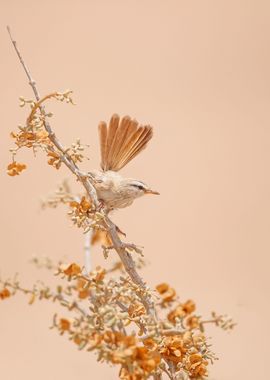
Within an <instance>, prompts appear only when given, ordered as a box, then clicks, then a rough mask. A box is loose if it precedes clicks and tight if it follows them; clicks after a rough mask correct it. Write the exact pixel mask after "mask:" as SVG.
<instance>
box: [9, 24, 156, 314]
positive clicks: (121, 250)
mask: <svg viewBox="0 0 270 380" xmlns="http://www.w3.org/2000/svg"><path fill="white" fill-rule="evenodd" d="M7 30H8V33H9V36H10V39H11V42H12V44H13V46H14V49H15V51H16V53H17V56H18V58H19V60H20V63H21V65H22V67H23V69H24V71H25V73H26V75H27V78H28V80H29V84H30V86H31V87H32V90H33V92H34V95H35V98H36V100H37V102H39V101H40V99H41V97H40V95H39V92H38V90H37V86H36V82H35V81H34V79H33V78H32V76H31V74H30V71H29V69H28V67H27V66H26V64H25V62H24V59H23V57H22V55H21V53H20V51H19V49H18V47H17V43H16V41H15V40H14V39H13V37H12V34H11V31H10V28H9V27H7ZM40 112H41V113H42V115H43V116H44V119H45V116H46V114H45V110H44V107H43V106H40ZM44 127H45V129H46V131H47V132H48V137H49V139H50V141H51V142H52V143H53V145H54V146H55V147H56V148H57V149H58V150H59V151H60V152H61V153H62V156H61V160H62V162H63V163H64V164H65V165H66V166H67V167H68V168H69V169H70V171H71V172H72V173H73V174H75V176H76V177H77V179H78V180H79V181H80V182H81V183H82V185H83V186H84V188H85V190H86V192H87V194H88V196H89V198H90V199H91V200H92V202H93V204H94V206H95V208H96V209H98V206H99V201H98V198H97V193H96V190H95V187H94V185H93V184H92V183H91V181H90V178H89V176H88V175H87V174H85V173H83V172H81V171H80V170H79V168H78V166H77V165H76V164H75V163H74V162H73V161H72V159H71V158H70V157H69V155H68V154H67V152H66V150H65V148H64V147H63V146H62V144H61V142H60V141H59V140H58V138H57V137H56V135H55V133H54V132H53V130H52V128H51V126H50V124H49V123H48V121H47V120H46V119H45V121H44ZM103 224H104V227H105V228H106V230H107V232H108V234H109V237H110V238H111V241H112V243H113V246H114V248H115V250H116V252H117V253H118V255H119V257H120V259H121V261H122V262H123V265H124V267H125V270H126V271H127V273H128V274H129V276H130V278H131V279H132V281H133V282H134V283H135V284H136V285H139V286H141V287H145V283H144V281H143V280H142V278H141V277H140V276H139V274H138V273H137V271H136V268H135V263H134V261H133V259H132V257H131V255H130V253H129V252H128V251H127V250H126V248H125V247H124V245H123V243H122V241H121V240H120V238H119V236H118V234H117V229H116V226H115V224H114V223H113V222H112V221H111V220H110V219H109V218H108V216H107V215H104V219H103ZM144 304H145V307H146V310H147V311H148V312H149V313H150V314H152V315H155V310H154V308H153V305H152V304H151V303H150V302H149V301H148V300H147V299H145V301H144Z"/></svg>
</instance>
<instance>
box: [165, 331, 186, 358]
mask: <svg viewBox="0 0 270 380" xmlns="http://www.w3.org/2000/svg"><path fill="white" fill-rule="evenodd" d="M159 352H160V353H161V355H162V356H163V357H164V358H165V359H169V360H171V361H172V362H174V363H179V362H181V361H182V359H183V355H184V354H185V353H186V352H187V348H186V347H185V342H184V339H183V337H182V336H181V335H174V336H168V337H165V339H164V340H163V342H162V346H161V347H160V348H159Z"/></svg>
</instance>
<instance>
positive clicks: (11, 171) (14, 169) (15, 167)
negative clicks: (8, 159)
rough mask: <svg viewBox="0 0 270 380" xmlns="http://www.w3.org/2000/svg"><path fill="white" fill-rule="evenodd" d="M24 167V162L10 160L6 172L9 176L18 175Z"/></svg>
mask: <svg viewBox="0 0 270 380" xmlns="http://www.w3.org/2000/svg"><path fill="white" fill-rule="evenodd" d="M25 169H26V165H25V164H20V163H19V162H16V161H14V162H12V163H11V164H9V165H8V167H7V174H8V175H10V176H11V177H14V176H15V175H19V174H20V173H21V172H22V171H23V170H25Z"/></svg>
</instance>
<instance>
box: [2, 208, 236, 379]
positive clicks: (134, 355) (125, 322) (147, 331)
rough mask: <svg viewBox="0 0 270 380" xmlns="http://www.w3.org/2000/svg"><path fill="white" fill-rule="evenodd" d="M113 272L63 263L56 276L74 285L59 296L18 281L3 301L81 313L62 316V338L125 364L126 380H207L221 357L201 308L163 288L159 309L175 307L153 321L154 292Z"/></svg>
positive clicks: (58, 323)
mask: <svg viewBox="0 0 270 380" xmlns="http://www.w3.org/2000/svg"><path fill="white" fill-rule="evenodd" d="M78 204H80V203H78ZM113 271H114V269H113ZM110 272H112V271H110V270H108V271H105V270H104V269H103V268H101V267H97V268H96V269H95V270H94V271H93V272H91V274H90V276H86V275H84V272H83V270H82V268H81V267H80V266H79V265H78V264H76V263H71V264H69V265H68V266H65V267H63V265H62V264H61V266H60V267H58V272H57V273H56V274H57V275H60V276H61V277H62V279H67V280H68V284H69V285H68V286H67V287H63V286H58V287H57V292H56V293H55V292H53V291H51V290H50V288H49V287H46V286H45V287H44V288H42V289H37V287H36V286H34V287H33V290H27V289H25V288H22V287H21V286H20V285H18V282H17V281H15V282H14V283H12V282H9V281H6V282H3V290H2V291H1V292H0V299H5V298H8V297H9V296H10V295H11V294H15V293H16V292H17V291H22V292H23V293H25V294H27V295H29V294H30V296H31V298H30V301H29V303H30V304H32V303H33V302H34V301H35V300H37V299H41V300H42V299H46V300H51V301H53V302H55V301H56V300H58V301H59V302H60V305H61V306H64V307H66V310H68V311H69V313H71V312H72V313H73V312H76V313H75V314H74V315H73V316H72V318H71V319H69V318H59V319H58V318H57V316H56V317H55V318H54V324H53V327H55V328H57V329H58V331H59V332H60V334H61V335H65V334H68V335H69V338H70V340H71V341H73V342H74V343H75V344H76V345H77V346H78V347H79V349H83V348H86V349H87V350H88V351H92V350H95V351H97V352H98V357H99V359H100V360H103V361H106V362H109V363H111V364H113V365H119V366H120V374H119V377H120V379H122V380H145V379H147V378H149V377H150V376H152V375H153V374H155V375H156V374H158V376H161V374H162V373H163V372H164V373H167V374H168V373H169V372H170V371H173V372H170V373H175V374H181V373H182V374H184V376H185V377H184V378H187V379H188V378H189V379H203V378H205V377H206V376H207V375H208V373H207V367H208V365H209V362H212V361H213V359H215V357H214V355H213V354H212V353H211V351H209V348H208V343H207V340H206V337H205V335H204V334H203V329H202V328H201V327H202V324H203V323H204V322H203V321H201V317H198V316H196V315H195V314H194V311H195V303H194V302H193V301H192V300H188V301H186V302H184V303H179V301H178V297H177V295H176V292H175V290H174V289H173V288H171V287H170V286H169V285H168V284H166V283H163V284H159V285H158V286H157V287H156V289H157V291H158V293H159V295H160V299H159V301H158V302H156V310H157V311H159V309H160V311H162V310H167V309H168V308H171V307H172V308H171V310H170V311H169V313H168V314H167V317H166V318H165V319H163V318H161V317H158V316H156V317H153V316H151V315H149V314H148V312H147V310H146V308H145V306H144V304H143V297H145V296H146V297H150V296H151V292H150V293H146V294H145V295H144V294H143V292H142V289H137V288H136V287H134V286H135V285H134V284H133V283H132V282H131V281H130V279H128V278H124V277H122V276H121V277H120V280H118V281H116V280H115V279H110V278H108V275H107V274H108V273H110ZM0 282H1V281H0ZM12 290H13V291H12ZM11 291H12V293H11ZM153 300H154V298H153ZM175 304H176V306H174V305H175ZM89 306H90V307H89ZM78 313H79V316H78ZM208 322H209V320H208V321H207V323H208ZM212 322H213V323H215V324H216V325H218V326H221V327H222V328H223V327H224V329H228V328H231V326H232V323H229V325H228V324H226V320H225V319H224V318H223V317H221V316H217V315H215V314H213V321H212ZM158 378H161V377H158ZM180 378H181V376H180Z"/></svg>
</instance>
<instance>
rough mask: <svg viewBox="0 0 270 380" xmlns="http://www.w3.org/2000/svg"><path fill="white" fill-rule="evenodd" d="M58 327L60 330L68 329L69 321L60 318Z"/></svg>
mask: <svg viewBox="0 0 270 380" xmlns="http://www.w3.org/2000/svg"><path fill="white" fill-rule="evenodd" d="M59 329H60V330H61V331H69V329H70V322H69V320H68V319H65V318H61V319H60V321H59Z"/></svg>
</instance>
